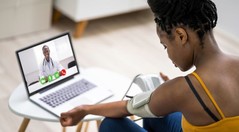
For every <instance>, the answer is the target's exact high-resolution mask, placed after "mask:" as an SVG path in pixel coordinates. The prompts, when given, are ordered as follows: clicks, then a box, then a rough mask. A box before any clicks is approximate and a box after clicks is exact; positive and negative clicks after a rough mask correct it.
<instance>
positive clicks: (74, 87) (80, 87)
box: [40, 79, 96, 108]
mask: <svg viewBox="0 0 239 132" xmlns="http://www.w3.org/2000/svg"><path fill="white" fill-rule="evenodd" d="M95 87H96V85H95V84H93V83H91V82H89V81H87V80H85V79H82V80H80V81H77V82H75V83H73V84H71V85H69V86H67V87H65V88H62V89H60V90H58V91H56V92H53V93H51V94H48V95H46V96H44V97H42V98H40V100H41V101H43V102H45V103H46V104H48V105H50V106H51V107H53V108H54V107H56V106H59V105H60V104H62V103H64V102H66V101H68V100H70V99H72V98H74V97H76V96H78V95H80V94H82V93H84V92H86V91H88V90H90V89H92V88H95Z"/></svg>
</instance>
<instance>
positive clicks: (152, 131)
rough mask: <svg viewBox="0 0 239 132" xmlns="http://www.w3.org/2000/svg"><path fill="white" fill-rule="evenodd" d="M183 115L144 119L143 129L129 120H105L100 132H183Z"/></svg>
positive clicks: (176, 113) (177, 113)
mask: <svg viewBox="0 0 239 132" xmlns="http://www.w3.org/2000/svg"><path fill="white" fill-rule="evenodd" d="M181 119H182V114H181V113H180V112H175V113H172V114H169V115H167V116H165V117H164V118H144V119H143V128H142V127H140V126H139V125H137V124H136V123H135V122H133V121H132V120H130V119H128V118H105V119H104V120H103V121H102V123H101V125H100V129H99V131H100V132H182V127H181Z"/></svg>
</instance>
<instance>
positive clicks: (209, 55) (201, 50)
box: [194, 32, 223, 68]
mask: <svg viewBox="0 0 239 132" xmlns="http://www.w3.org/2000/svg"><path fill="white" fill-rule="evenodd" d="M202 42H203V43H202V44H203V45H200V44H197V46H195V51H196V53H195V54H194V65H195V66H196V67H197V68H198V67H200V66H201V65H205V64H207V63H208V62H211V60H214V59H216V58H217V57H218V56H220V55H222V54H223V53H222V51H221V50H220V49H219V47H218V45H217V42H216V40H215V38H214V35H213V33H212V32H208V33H206V34H205V35H204V38H203V40H202Z"/></svg>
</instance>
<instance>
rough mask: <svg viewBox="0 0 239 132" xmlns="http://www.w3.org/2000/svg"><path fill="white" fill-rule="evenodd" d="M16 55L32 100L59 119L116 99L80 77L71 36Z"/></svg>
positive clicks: (50, 40)
mask: <svg viewBox="0 0 239 132" xmlns="http://www.w3.org/2000/svg"><path fill="white" fill-rule="evenodd" d="M16 55H17V59H18V62H19V65H20V70H21V73H22V76H23V80H24V84H25V87H26V91H27V93H28V96H29V99H30V100H31V101H33V102H34V103H36V104H37V105H39V106H41V107H42V108H44V109H45V110H47V111H49V112H51V113H52V114H54V115H55V116H57V117H59V116H60V114H61V113H62V112H65V111H68V110H70V109H72V108H74V107H76V106H78V105H82V104H96V103H99V102H101V101H103V100H105V99H107V98H109V97H111V96H112V95H113V93H112V92H111V91H110V90H108V89H105V88H103V87H100V86H97V84H95V83H94V82H92V81H90V80H87V79H85V78H84V77H83V76H82V75H81V74H80V71H79V66H78V65H77V61H76V58H75V54H74V50H73V46H72V42H71V38H70V34H69V33H63V34H61V35H58V36H56V37H53V38H50V39H48V40H45V41H43V42H40V43H37V44H34V45H32V46H29V47H26V48H24V49H21V50H18V51H16Z"/></svg>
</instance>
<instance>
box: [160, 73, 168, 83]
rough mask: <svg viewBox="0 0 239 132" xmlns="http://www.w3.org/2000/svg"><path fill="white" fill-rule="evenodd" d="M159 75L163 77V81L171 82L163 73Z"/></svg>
mask: <svg viewBox="0 0 239 132" xmlns="http://www.w3.org/2000/svg"><path fill="white" fill-rule="evenodd" d="M159 74H160V76H161V77H162V79H163V80H164V81H168V80H169V78H168V76H167V75H164V74H163V73H162V72H160V73H159Z"/></svg>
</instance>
